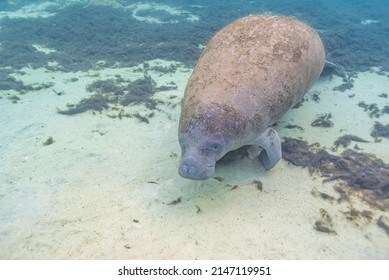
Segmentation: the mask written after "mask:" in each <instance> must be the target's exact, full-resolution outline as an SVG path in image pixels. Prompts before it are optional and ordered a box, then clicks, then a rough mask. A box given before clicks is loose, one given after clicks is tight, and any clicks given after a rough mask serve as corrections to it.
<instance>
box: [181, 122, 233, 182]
mask: <svg viewBox="0 0 389 280" xmlns="http://www.w3.org/2000/svg"><path fill="white" fill-rule="evenodd" d="M179 142H180V146H181V161H180V167H179V169H178V173H179V174H180V175H181V177H183V178H187V179H191V180H205V179H209V178H211V177H212V175H213V173H214V172H215V164H216V161H217V160H218V159H220V158H221V157H222V156H223V155H224V154H225V148H226V141H224V140H223V139H222V137H215V136H214V135H205V134H204V133H202V132H201V131H200V130H198V131H197V133H196V132H194V131H192V133H189V134H188V133H180V135H179Z"/></svg>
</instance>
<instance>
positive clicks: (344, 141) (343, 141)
mask: <svg viewBox="0 0 389 280" xmlns="http://www.w3.org/2000/svg"><path fill="white" fill-rule="evenodd" d="M351 141H354V142H360V143H367V142H368V141H366V140H364V139H362V138H360V137H358V136H354V135H351V134H346V135H343V136H341V137H339V138H338V139H337V140H336V141H335V143H334V145H335V148H338V147H339V146H342V147H343V148H346V147H347V146H348V145H350V143H351Z"/></svg>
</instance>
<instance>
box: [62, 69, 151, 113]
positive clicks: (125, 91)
mask: <svg viewBox="0 0 389 280" xmlns="http://www.w3.org/2000/svg"><path fill="white" fill-rule="evenodd" d="M123 81H124V80H123V79H122V78H121V77H117V78H116V79H109V80H98V81H95V82H93V83H92V84H90V85H88V86H87V88H86V89H87V91H90V92H95V94H94V95H92V96H91V97H89V98H85V99H83V100H81V102H80V103H78V104H75V105H74V104H70V105H68V107H69V109H67V110H63V111H62V110H58V113H60V114H64V115H74V114H79V113H83V112H85V111H87V110H93V111H99V112H101V111H102V110H103V109H108V107H109V106H108V104H112V105H122V106H128V105H130V104H140V103H144V104H145V106H146V107H147V108H148V109H155V108H156V105H157V101H156V100H154V99H153V98H152V96H153V95H154V93H155V91H156V89H155V81H154V80H153V79H151V77H149V76H147V75H145V76H144V77H143V78H141V79H138V80H135V81H133V82H128V83H123ZM119 118H120V115H119Z"/></svg>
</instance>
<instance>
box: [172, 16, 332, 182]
mask: <svg viewBox="0 0 389 280" xmlns="http://www.w3.org/2000/svg"><path fill="white" fill-rule="evenodd" d="M324 60H325V54H324V47H323V44H322V42H321V40H320V37H319V36H318V34H317V33H316V32H315V31H314V30H313V29H312V28H310V27H309V26H307V25H306V24H304V23H302V22H300V21H297V20H295V19H292V18H289V17H283V16H272V15H255V16H249V17H245V18H242V19H239V20H237V21H235V22H233V23H232V24H230V25H228V26H226V27H225V28H223V29H222V30H221V31H219V32H218V33H216V34H215V36H214V37H213V38H212V39H211V41H210V42H209V43H208V45H207V47H206V49H205V50H204V52H203V54H202V55H201V57H200V59H199V61H198V63H197V64H196V67H195V69H194V71H193V73H192V75H191V77H190V79H189V82H188V85H187V87H186V89H185V95H184V99H183V101H182V107H181V116H180V124H179V135H178V136H179V143H180V146H181V149H182V155H181V162H180V166H179V170H178V171H179V174H180V175H181V176H182V177H184V178H187V179H192V180H205V179H208V178H211V177H212V176H213V174H214V171H215V164H216V161H217V160H219V159H220V158H221V157H223V156H224V155H225V154H226V153H227V152H229V151H231V150H235V149H237V148H239V147H242V146H244V145H252V146H251V147H250V149H249V155H250V157H251V158H254V157H256V156H258V155H259V160H260V161H261V163H262V164H263V166H264V167H265V168H266V169H270V168H272V167H274V166H275V165H276V163H277V162H278V161H279V160H280V159H281V141H280V138H279V136H278V134H277V132H276V131H275V130H274V129H273V128H271V127H270V126H271V125H272V124H274V123H275V122H276V121H277V120H279V118H280V117H281V116H282V115H283V114H284V113H285V112H286V111H287V110H288V109H289V108H291V107H292V106H293V105H294V104H296V103H297V102H298V101H299V100H300V99H301V97H302V96H303V95H304V94H305V92H306V91H307V90H308V89H309V88H310V87H311V86H312V85H313V83H314V82H315V81H316V79H317V78H318V77H319V75H320V73H321V71H322V69H323V66H324ZM262 148H263V149H262Z"/></svg>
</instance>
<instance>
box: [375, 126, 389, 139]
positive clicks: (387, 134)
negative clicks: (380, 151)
mask: <svg viewBox="0 0 389 280" xmlns="http://www.w3.org/2000/svg"><path fill="white" fill-rule="evenodd" d="M370 135H371V136H372V137H374V138H376V139H377V138H378V137H384V138H388V139H389V124H387V125H383V124H382V123H380V122H375V124H374V127H373V131H372V132H371V133H370Z"/></svg>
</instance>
